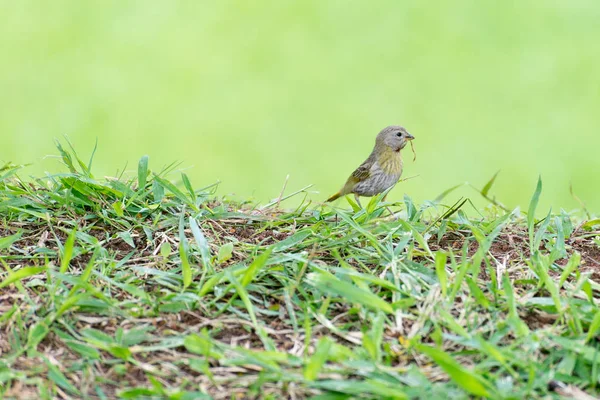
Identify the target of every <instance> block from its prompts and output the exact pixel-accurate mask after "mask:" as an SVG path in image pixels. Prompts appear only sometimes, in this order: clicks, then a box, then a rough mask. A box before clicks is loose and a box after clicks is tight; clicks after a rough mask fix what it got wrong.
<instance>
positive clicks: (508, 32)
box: [0, 0, 600, 211]
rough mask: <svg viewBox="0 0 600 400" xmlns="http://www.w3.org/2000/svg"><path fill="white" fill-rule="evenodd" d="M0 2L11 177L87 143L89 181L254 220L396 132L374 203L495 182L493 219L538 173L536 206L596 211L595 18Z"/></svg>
mask: <svg viewBox="0 0 600 400" xmlns="http://www.w3.org/2000/svg"><path fill="white" fill-rule="evenodd" d="M0 4H1V5H0V57H1V61H0V93H1V96H0V161H13V162H16V163H29V162H32V163H33V166H31V167H29V168H28V169H27V170H26V172H25V173H24V174H23V175H27V174H29V175H35V176H39V175H40V174H42V173H43V171H50V172H53V173H54V172H58V171H59V170H62V169H59V166H58V164H57V161H56V160H55V159H48V158H45V156H47V155H50V154H56V153H57V152H56V150H55V148H54V138H61V137H62V136H63V135H68V136H69V137H70V139H71V141H72V142H73V144H74V146H75V148H76V149H77V150H78V151H79V153H81V154H82V155H84V156H85V157H86V158H87V157H88V156H89V154H90V153H91V150H92V148H93V145H94V142H95V141H96V139H98V144H99V147H98V151H97V153H96V156H95V161H94V168H93V172H95V174H96V176H103V175H115V174H116V173H117V171H119V170H122V169H123V168H125V169H126V170H127V171H129V172H130V173H131V174H135V169H136V167H137V161H138V159H139V157H140V156H142V155H143V154H148V155H149V156H150V166H151V167H152V168H153V169H154V170H158V169H159V168H160V167H162V166H164V165H166V164H169V163H171V162H173V161H181V162H182V164H181V165H182V168H183V167H185V168H186V169H185V172H186V173H187V174H188V175H189V176H190V178H191V179H192V183H193V184H194V186H196V187H202V186H204V185H208V184H210V183H213V182H215V181H217V180H221V181H222V182H223V183H222V184H221V186H220V189H219V194H221V195H225V194H234V195H235V196H236V197H237V198H239V199H247V198H253V199H254V200H256V201H260V202H266V201H268V200H269V199H271V198H274V197H276V196H277V195H278V193H279V191H280V189H281V187H282V185H283V182H284V180H285V177H286V175H287V174H289V175H290V180H289V183H288V191H291V190H294V189H298V188H301V187H303V186H305V185H308V184H311V183H313V184H314V185H315V186H314V187H313V189H314V190H315V191H319V192H320V194H312V195H311V197H312V198H313V199H314V200H317V201H320V200H322V199H324V198H326V197H327V196H328V195H330V194H331V193H333V192H335V191H336V190H337V189H338V188H339V187H340V186H341V185H342V183H343V182H344V180H345V179H346V177H347V176H348V174H349V173H350V172H351V171H352V170H353V169H354V168H355V167H357V166H358V165H359V163H360V162H362V161H363V159H364V158H365V157H366V156H367V155H368V154H369V152H370V151H371V147H372V145H373V140H374V137H375V135H376V134H377V132H378V131H379V130H380V129H381V128H383V127H384V126H386V125H389V124H402V125H404V126H405V127H406V128H407V129H408V131H409V132H411V133H412V134H414V135H415V136H416V138H417V139H416V141H415V146H416V150H417V161H416V162H415V163H413V162H412V154H411V153H410V151H409V152H406V157H405V158H406V162H405V176H406V177H408V176H413V175H418V177H416V178H414V179H411V180H409V181H407V182H405V183H402V184H401V185H400V186H398V187H397V188H396V189H395V190H394V191H393V192H392V195H391V198H393V199H401V198H402V196H403V194H404V193H408V194H409V195H410V196H412V197H413V198H414V199H415V200H417V201H423V200H425V199H433V198H434V197H436V196H437V195H438V194H440V193H441V192H442V191H444V190H445V189H447V188H449V187H451V186H453V185H456V184H460V183H463V182H465V181H468V182H470V183H472V184H474V185H476V186H478V187H482V186H483V185H484V184H485V183H486V182H487V180H488V179H489V178H491V177H492V176H493V174H494V173H495V172H496V171H498V170H501V173H500V175H499V177H498V179H497V181H496V184H495V186H494V189H493V190H492V192H493V193H494V194H495V195H496V196H497V198H498V199H499V200H501V201H502V202H504V203H505V204H507V205H508V206H510V207H514V206H517V205H521V206H522V207H524V208H526V206H527V204H528V201H529V199H530V197H531V194H532V193H533V190H534V187H535V182H536V179H537V176H538V174H541V175H542V178H543V180H544V192H543V195H542V200H541V202H540V206H541V207H543V208H545V209H547V207H549V206H553V207H554V210H556V211H558V209H560V208H561V207H562V208H565V209H568V210H570V209H574V208H577V207H578V203H577V202H576V201H575V200H574V199H573V198H572V197H571V195H570V194H569V184H570V183H571V182H572V184H573V188H574V191H575V193H576V194H577V195H578V196H579V197H580V198H581V199H582V200H583V201H585V202H586V203H587V205H588V207H589V208H590V209H591V210H598V209H600V190H599V189H598V183H599V178H598V172H599V171H598V169H599V166H600V161H599V160H598V150H599V149H600V51H598V50H599V47H598V40H599V38H600V23H598V21H600V2H598V1H597V0H586V1H584V0H564V1H556V0H554V1H553V0H544V1H541V0H521V1H519V2H484V1H475V0H461V1H440V2H435V3H431V2H423V1H417V0H408V1H396V0H394V1H392V0H386V1H384V0H378V1H374V2H370V3H366V2H349V1H347V0H328V1H322V0H320V1H317V0H311V1H296V2H286V1H263V2H248V1H191V0H190V1H152V2H150V1H106V0H103V1H85V2H83V1H81V2H80V1H52V2H39V1H15V2H9V1H2V2H1V3H0ZM174 178H177V175H174ZM465 194H466V195H468V196H470V197H472V198H474V199H477V198H478V195H477V193H476V192H474V191H473V190H471V189H468V188H464V189H462V190H461V191H457V192H456V193H453V195H452V197H453V198H456V197H457V196H460V195H465ZM451 200H452V199H448V202H450V201H451ZM341 204H344V203H341ZM479 204H483V203H479Z"/></svg>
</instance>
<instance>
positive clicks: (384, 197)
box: [381, 192, 398, 221]
mask: <svg viewBox="0 0 600 400" xmlns="http://www.w3.org/2000/svg"><path fill="white" fill-rule="evenodd" d="M388 194H389V192H388V193H386V194H385V196H383V199H381V202H382V203H383V202H385V199H386V197H388ZM385 209H386V210H388V212H389V213H390V216H392V217H394V220H395V221H397V220H398V216H397V215H396V214H394V212H393V211H392V210H391V208H389V207H388V206H385Z"/></svg>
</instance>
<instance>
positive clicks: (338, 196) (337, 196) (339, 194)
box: [325, 192, 342, 202]
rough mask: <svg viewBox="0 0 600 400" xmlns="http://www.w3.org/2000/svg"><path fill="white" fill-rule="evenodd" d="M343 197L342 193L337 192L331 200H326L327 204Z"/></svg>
mask: <svg viewBox="0 0 600 400" xmlns="http://www.w3.org/2000/svg"><path fill="white" fill-rule="evenodd" d="M341 196H342V192H337V193H336V194H334V195H333V196H331V197H330V198H328V199H327V200H325V201H326V202H329V201H334V200H337V199H339V198H340V197H341Z"/></svg>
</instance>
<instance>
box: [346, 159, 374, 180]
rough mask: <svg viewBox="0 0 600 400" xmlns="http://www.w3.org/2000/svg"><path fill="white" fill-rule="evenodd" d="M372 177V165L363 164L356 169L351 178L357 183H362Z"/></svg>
mask: <svg viewBox="0 0 600 400" xmlns="http://www.w3.org/2000/svg"><path fill="white" fill-rule="evenodd" d="M370 175H371V164H370V163H366V162H365V163H363V164H361V166H360V167H358V168H356V170H354V172H353V173H352V175H350V178H351V179H352V180H354V181H356V182H361V181H364V180H365V179H367V178H368V177H369V176H370Z"/></svg>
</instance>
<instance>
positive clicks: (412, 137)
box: [406, 132, 415, 140]
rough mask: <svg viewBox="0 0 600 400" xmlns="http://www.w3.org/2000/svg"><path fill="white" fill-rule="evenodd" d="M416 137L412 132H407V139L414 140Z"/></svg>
mask: <svg viewBox="0 0 600 400" xmlns="http://www.w3.org/2000/svg"><path fill="white" fill-rule="evenodd" d="M414 138H415V137H414V136H413V135H411V134H410V133H408V132H406V139H407V140H413V139H414Z"/></svg>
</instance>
